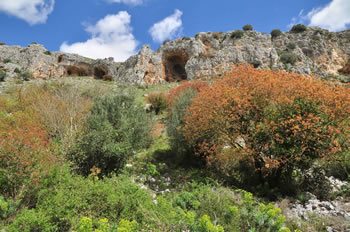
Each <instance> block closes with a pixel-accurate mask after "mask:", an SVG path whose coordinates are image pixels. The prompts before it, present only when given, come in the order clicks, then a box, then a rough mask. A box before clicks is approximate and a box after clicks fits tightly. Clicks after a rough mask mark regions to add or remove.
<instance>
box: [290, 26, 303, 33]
mask: <svg viewBox="0 0 350 232" xmlns="http://www.w3.org/2000/svg"><path fill="white" fill-rule="evenodd" d="M306 30H307V27H306V26H305V25H303V24H297V25H294V26H293V27H292V28H291V29H290V31H291V32H293V33H302V32H304V31H306Z"/></svg>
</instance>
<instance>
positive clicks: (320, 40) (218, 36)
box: [116, 28, 350, 83]
mask: <svg viewBox="0 0 350 232" xmlns="http://www.w3.org/2000/svg"><path fill="white" fill-rule="evenodd" d="M239 63H249V64H252V65H253V66H254V67H256V68H269V69H283V70H287V71H293V72H297V73H301V74H314V75H318V76H321V77H327V76H330V75H332V76H337V75H350V71H349V70H350V30H348V31H343V32H337V33H333V32H329V31H327V30H322V29H320V28H308V29H307V31H305V32H302V33H292V32H287V33H283V34H282V35H280V36H278V37H277V38H272V37H271V35H269V34H264V33H259V32H255V31H246V32H243V36H242V37H237V36H236V32H235V31H232V32H227V33H211V32H209V33H199V34H197V35H196V36H195V38H181V39H177V40H174V41H169V42H166V43H165V44H163V45H162V46H161V47H160V49H159V50H158V51H156V52H154V53H152V52H151V51H150V49H149V47H148V46H145V47H143V49H142V50H141V51H140V53H139V54H138V55H137V56H134V57H131V58H130V59H129V60H127V61H126V62H125V63H123V64H121V66H125V68H124V69H122V70H121V72H120V73H119V77H124V79H125V78H130V79H132V80H133V81H135V80H137V81H136V82H138V83H142V82H145V83H158V82H162V81H176V80H184V79H188V80H193V79H198V78H202V79H203V78H212V77H219V76H221V75H223V74H224V73H225V72H227V71H229V70H230V69H231V68H232V65H233V64H239ZM124 70H127V71H126V72H125V71H124ZM119 79H120V78H118V77H117V78H116V80H119Z"/></svg>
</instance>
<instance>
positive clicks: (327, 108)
mask: <svg viewBox="0 0 350 232" xmlns="http://www.w3.org/2000/svg"><path fill="white" fill-rule="evenodd" d="M349 114H350V94H349V90H348V89H346V88H343V87H340V86H331V85H328V84H326V83H324V82H322V81H319V80H316V79H314V78H311V77H305V76H301V75H298V74H293V73H287V72H283V71H270V70H257V69H254V68H252V67H251V66H247V65H240V66H237V67H235V68H234V69H233V71H232V72H231V73H230V74H229V75H227V76H226V77H225V78H222V79H220V80H217V81H216V82H214V83H213V84H212V85H211V86H208V87H206V88H204V89H202V90H201V91H200V92H199V94H198V95H197V96H196V97H195V98H194V99H193V102H192V104H191V106H190V107H189V108H188V111H187V112H186V116H185V120H184V126H183V134H184V137H185V140H186V141H187V143H188V144H189V145H190V146H191V147H192V149H193V152H194V153H196V154H197V155H198V156H199V157H201V158H202V159H203V160H205V161H206V163H207V164H209V165H214V166H216V167H217V168H218V169H219V170H220V171H222V172H224V173H225V174H226V175H229V176H234V175H236V174H237V173H236V171H237V170H240V169H239V167H241V166H242V164H244V167H246V170H250V169H252V167H253V169H254V174H256V175H257V179H258V180H259V181H260V182H261V181H263V182H267V184H268V185H269V186H270V187H276V186H283V185H284V181H287V182H291V181H293V180H291V178H292V176H295V175H296V173H297V174H300V176H301V179H302V172H303V171H305V170H306V169H308V168H310V167H311V166H312V164H313V162H314V161H315V160H316V159H318V158H323V157H326V158H331V157H333V155H334V154H336V153H339V152H341V151H344V149H348V145H349ZM247 167H248V168H247ZM234 173H236V174H234ZM237 175H238V176H239V177H241V176H240V173H238V174H237ZM249 175H251V174H249Z"/></svg>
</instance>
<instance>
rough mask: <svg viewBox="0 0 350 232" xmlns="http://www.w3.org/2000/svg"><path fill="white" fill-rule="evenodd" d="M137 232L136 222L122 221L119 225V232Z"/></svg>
mask: <svg viewBox="0 0 350 232" xmlns="http://www.w3.org/2000/svg"><path fill="white" fill-rule="evenodd" d="M137 231H138V224H137V222H136V221H128V220H125V219H122V220H120V221H119V223H118V229H117V232H137Z"/></svg>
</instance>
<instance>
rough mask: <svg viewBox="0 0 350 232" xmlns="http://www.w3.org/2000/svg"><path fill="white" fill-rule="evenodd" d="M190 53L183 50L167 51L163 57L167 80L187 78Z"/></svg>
mask: <svg viewBox="0 0 350 232" xmlns="http://www.w3.org/2000/svg"><path fill="white" fill-rule="evenodd" d="M187 61H188V55H187V54H186V53H185V52H183V51H178V52H171V53H168V54H167V53H166V54H165V56H164V58H163V65H164V69H165V80H166V81H168V82H174V81H183V80H187V73H186V69H185V67H186V63H187Z"/></svg>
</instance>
